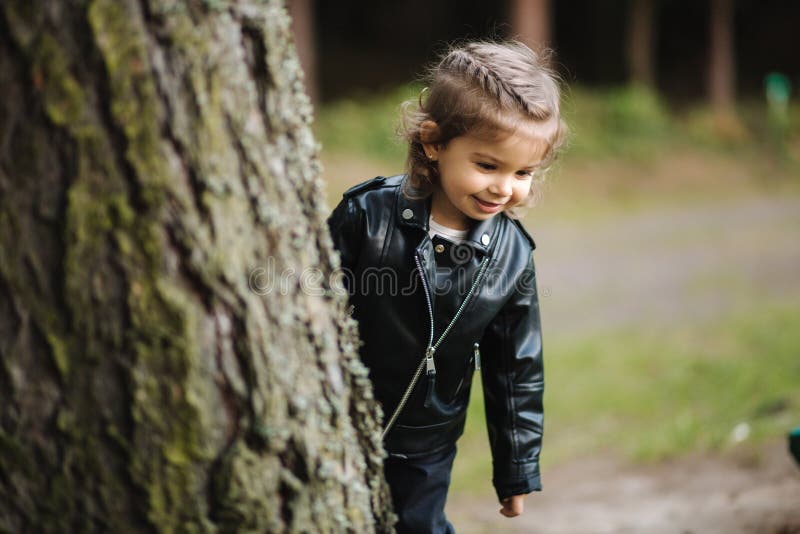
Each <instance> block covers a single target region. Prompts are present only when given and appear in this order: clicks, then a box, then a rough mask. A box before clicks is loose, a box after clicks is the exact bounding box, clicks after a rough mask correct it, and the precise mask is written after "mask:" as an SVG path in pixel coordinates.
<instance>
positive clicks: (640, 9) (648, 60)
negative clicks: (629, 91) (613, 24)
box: [627, 0, 655, 88]
mask: <svg viewBox="0 0 800 534" xmlns="http://www.w3.org/2000/svg"><path fill="white" fill-rule="evenodd" d="M654 4H655V0H630V3H629V6H628V36H627V37H628V42H627V52H628V54H627V55H628V75H629V78H630V81H631V83H634V84H639V85H643V86H645V87H649V88H653V87H654V85H655V74H654V68H653V57H654V54H653V46H654V43H655V39H654V32H653V30H654V24H653V21H654V7H655V5H654Z"/></svg>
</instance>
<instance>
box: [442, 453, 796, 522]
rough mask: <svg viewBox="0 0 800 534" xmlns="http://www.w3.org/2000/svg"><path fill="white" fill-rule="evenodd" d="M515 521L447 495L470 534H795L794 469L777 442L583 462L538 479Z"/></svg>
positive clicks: (475, 501) (476, 501)
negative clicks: (537, 488)
mask: <svg viewBox="0 0 800 534" xmlns="http://www.w3.org/2000/svg"><path fill="white" fill-rule="evenodd" d="M544 483H545V486H544V487H545V491H543V492H542V493H540V494H534V495H530V496H528V497H527V498H526V503H525V512H524V514H523V515H521V516H519V517H516V518H511V519H509V518H506V517H503V516H501V515H500V514H499V513H498V510H499V509H500V506H499V505H498V504H497V503H496V502H495V500H494V499H493V495H489V494H487V496H486V497H485V498H479V497H476V496H474V495H464V494H462V495H452V496H451V497H450V499H449V501H448V504H447V510H446V512H447V516H448V519H450V521H451V522H452V523H453V524H454V526H455V528H456V532H458V533H459V534H478V533H489V532H491V533H501V532H503V533H505V532H519V533H522V532H524V533H530V534H534V533H541V534H573V533H631V534H633V533H647V534H662V533H663V534H667V533H670V534H673V533H679V534H680V533H686V534H688V533H696V534H706V533H724V534H738V533H753V532H758V533H770V534H792V533H800V469H798V467H797V466H796V465H793V463H792V460H791V458H790V457H789V455H788V454H787V452H786V444H785V442H784V441H780V442H772V443H769V444H764V445H762V446H760V447H758V448H757V449H749V450H748V452H747V453H742V452H739V453H738V454H726V455H722V456H719V455H714V456H712V455H689V456H686V457H681V458H678V459H674V460H669V461H665V462H659V463H655V464H646V465H633V464H630V463H627V462H624V461H620V460H616V459H610V458H607V457H599V456H590V457H587V458H582V459H576V460H572V461H569V462H567V463H564V464H562V465H558V466H554V467H552V468H550V469H548V470H546V471H545V473H544Z"/></svg>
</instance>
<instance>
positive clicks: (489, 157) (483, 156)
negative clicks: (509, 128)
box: [472, 152, 540, 171]
mask: <svg viewBox="0 0 800 534" xmlns="http://www.w3.org/2000/svg"><path fill="white" fill-rule="evenodd" d="M472 156H473V157H475V158H480V159H487V160H490V161H491V162H492V163H497V164H499V165H502V164H504V162H503V160H501V159H497V158H496V157H494V156H492V155H490V154H485V153H483V152H473V153H472ZM539 164H540V162H536V163H531V164H530V165H524V166H523V167H520V169H522V170H526V171H527V170H532V169H535V168H536V167H538V166H539Z"/></svg>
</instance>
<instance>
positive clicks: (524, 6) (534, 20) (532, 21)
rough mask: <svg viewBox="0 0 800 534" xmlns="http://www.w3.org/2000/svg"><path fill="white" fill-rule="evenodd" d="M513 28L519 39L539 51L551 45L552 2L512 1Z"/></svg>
mask: <svg viewBox="0 0 800 534" xmlns="http://www.w3.org/2000/svg"><path fill="white" fill-rule="evenodd" d="M511 27H512V29H513V32H514V35H515V36H516V38H517V39H519V40H520V41H522V42H523V43H525V44H526V45H528V46H529V47H531V48H532V49H533V50H539V49H541V48H542V47H545V46H549V44H550V38H551V37H550V34H551V32H550V0H512V2H511Z"/></svg>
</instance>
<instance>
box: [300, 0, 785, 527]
mask: <svg viewBox="0 0 800 534" xmlns="http://www.w3.org/2000/svg"><path fill="white" fill-rule="evenodd" d="M288 3H289V8H290V12H291V13H292V15H293V17H294V24H295V34H296V39H297V45H298V49H299V51H300V54H301V58H302V60H303V64H304V68H305V71H306V77H307V83H308V90H309V93H310V95H311V96H312V99H313V101H314V102H315V106H316V126H315V128H316V132H317V136H318V139H319V140H320V142H321V144H322V159H323V164H324V171H323V177H324V179H325V180H326V183H327V184H328V192H329V198H328V201H329V204H330V205H331V206H333V205H335V204H336V202H337V201H338V199H339V197H340V195H341V192H342V191H343V190H344V189H345V188H346V187H348V186H350V185H352V184H354V183H357V182H360V181H362V180H365V179H367V178H371V177H373V176H376V175H380V174H383V175H391V174H396V173H399V172H402V171H403V166H404V155H405V146H404V145H403V144H402V143H401V142H400V141H398V140H397V138H396V135H395V130H396V126H397V123H398V119H399V107H400V103H401V102H402V101H403V100H406V99H416V98H417V96H418V94H419V91H420V89H421V87H422V86H421V84H420V83H419V81H418V80H419V76H420V75H421V74H422V73H423V72H424V66H425V65H426V64H427V63H429V62H430V61H432V60H433V59H434V58H435V57H436V56H437V54H438V53H440V52H441V51H442V50H444V49H445V48H446V46H447V44H448V43H449V42H452V41H453V40H456V39H471V38H502V37H517V38H520V39H522V40H523V41H525V42H527V43H528V44H529V45H530V46H532V47H534V48H540V47H542V46H548V47H551V48H552V49H554V51H555V55H554V58H553V59H554V66H555V67H556V69H557V70H558V72H559V73H560V74H561V76H562V77H563V80H564V83H565V86H564V99H563V113H564V116H565V118H566V120H567V122H568V124H569V126H570V130H571V134H570V142H569V146H568V148H567V150H566V151H565V153H564V154H563V157H561V158H560V160H559V162H558V164H557V165H556V167H555V169H554V170H553V171H552V172H551V173H550V174H549V176H548V177H547V179H546V181H545V182H544V183H543V184H542V185H541V190H542V195H541V199H540V201H539V203H538V205H537V206H536V207H535V208H533V209H531V210H530V211H529V212H528V213H527V214H526V215H525V218H524V222H525V224H526V226H527V228H528V229H529V230H530V232H531V233H532V234H533V236H534V238H535V239H536V241H537V245H538V247H537V269H538V277H539V280H538V287H539V291H540V295H541V297H542V298H541V301H542V313H543V326H544V336H545V338H544V339H545V354H546V368H547V388H546V399H545V402H546V414H547V416H546V433H545V442H544V448H543V456H542V460H543V465H544V475H543V477H544V483H545V487H547V484H548V472H549V470H550V468H554V467H555V466H557V465H563V464H567V463H569V461H572V460H575V459H577V458H585V457H596V456H598V455H600V456H602V457H614V458H622V459H623V460H624V461H625V462H628V463H630V462H634V463H635V462H646V463H647V462H650V463H649V464H648V465H651V464H652V462H653V461H660V460H664V459H670V458H676V457H686V455H691V454H706V455H710V456H714V455H717V454H720V455H722V456H725V455H731V454H734V455H739V456H741V455H744V456H745V457H747V458H749V460H748V462H750V464H751V467H752V466H755V467H758V465H760V464H759V462H760V461H761V460H760V459H759V458H761V456H763V455H764V454H768V453H766V452H764V451H774V450H779V451H781V452H780V454H783V451H784V450H785V446H784V444H783V440H784V439H785V435H786V432H787V431H788V430H789V429H790V428H792V427H794V426H797V425H800V305H799V304H798V303H800V98H798V93H799V91H798V89H800V55H798V53H797V51H798V45H799V44H800V42H799V41H798V28H799V27H800V2H793V1H784V0H763V1H756V0H703V1H694V0H670V1H658V0H628V1H624V0H603V1H593V0H552V1H548V0H508V1H492V2H489V1H483V2H481V1H457V0H441V1H437V2H427V1H424V0H402V1H396V2H370V1H367V0H342V1H338V2H321V1H319V2H314V1H313V0H289V2H288ZM771 443H772V444H774V443H780V446H779V447H778V448H777V449H774V448H766V449H765V447H767V445H768V444H771ZM459 449H460V452H459V455H458V458H457V460H456V467H455V471H454V483H453V487H452V491H453V493H452V495H453V496H455V497H454V498H455V501H456V502H459V501H458V497H459V496H463V495H471V494H475V495H483V496H489V495H492V490H491V486H490V477H491V464H490V461H489V458H490V457H489V453H488V446H487V444H486V437H485V429H484V425H483V409H482V402H481V388H480V382H479V381H476V382H475V387H474V388H473V399H472V404H471V408H470V417H469V420H468V426H467V430H466V434H465V436H464V437H463V438H462V440H461V441H460V442H459ZM769 454H772V452H770V453H769ZM787 465H788V464H787ZM588 476H589V477H590V476H591V475H588ZM787 476H789V475H787ZM795 489H796V488H795ZM451 500H452V499H451ZM449 506H450V505H449ZM449 513H450V514H451V515H453V514H455V516H456V517H457V516H458V515H459V512H458V511H457V510H456V511H455V512H454V511H453V510H452V509H451V510H450V512H449ZM456 526H458V523H456Z"/></svg>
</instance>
